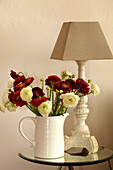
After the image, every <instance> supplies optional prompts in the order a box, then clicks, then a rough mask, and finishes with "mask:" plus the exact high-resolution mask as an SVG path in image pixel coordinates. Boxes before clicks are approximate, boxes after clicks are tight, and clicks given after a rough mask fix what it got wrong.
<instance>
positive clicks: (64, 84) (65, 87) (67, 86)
mask: <svg viewBox="0 0 113 170" xmlns="http://www.w3.org/2000/svg"><path fill="white" fill-rule="evenodd" d="M59 90H65V91H69V92H70V91H71V90H72V89H71V85H70V84H69V83H68V82H66V81H62V82H61V83H60V84H59Z"/></svg>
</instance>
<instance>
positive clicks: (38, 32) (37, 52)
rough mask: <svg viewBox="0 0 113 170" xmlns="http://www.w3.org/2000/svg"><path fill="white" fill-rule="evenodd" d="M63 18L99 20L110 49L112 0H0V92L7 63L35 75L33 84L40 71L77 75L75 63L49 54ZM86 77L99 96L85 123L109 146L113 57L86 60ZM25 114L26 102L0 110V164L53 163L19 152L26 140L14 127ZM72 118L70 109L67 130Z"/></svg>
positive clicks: (24, 169) (26, 167)
mask: <svg viewBox="0 0 113 170" xmlns="http://www.w3.org/2000/svg"><path fill="white" fill-rule="evenodd" d="M64 21H99V23H100V25H101V27H102V29H103V32H104V34H105V36H106V39H107V41H108V43H109V46H110V47H111V50H112V52H113V1H112V0H0V96H1V98H2V94H3V92H4V90H5V89H6V87H7V82H8V78H9V71H10V70H11V69H14V70H15V71H17V72H18V71H23V72H24V73H25V74H26V75H27V76H28V75H29V76H31V75H34V76H35V78H36V80H35V81H34V84H33V85H37V83H39V79H40V78H41V77H42V76H44V77H47V75H49V74H51V73H52V74H60V72H61V71H62V70H64V69H67V70H69V71H72V72H74V73H75V74H76V76H77V65H76V63H74V62H61V61H53V60H50V59H49V58H50V55H51V52H52V49H53V47H54V44H55V41H56V39H57V36H58V34H59V31H60V28H61V25H62V23H63V22H64ZM86 78H90V79H92V80H93V81H94V82H95V83H97V84H98V85H99V86H100V88H101V94H100V95H99V96H97V97H95V98H94V97H92V96H90V97H89V108H90V115H89V118H88V120H87V124H88V125H89V127H90V130H91V133H92V134H93V135H95V136H96V137H97V139H98V141H99V144H100V145H103V146H106V147H108V148H110V149H113V142H112V141H113V97H112V96H113V61H90V62H88V63H87V64H86ZM70 112H72V110H70ZM27 115H31V116H33V114H32V113H31V112H30V111H28V110H27V109H26V108H23V109H21V108H20V109H18V111H17V112H15V113H9V112H7V111H6V112H5V114H4V113H0V170H9V169H11V170H31V169H32V170H37V169H42V170H44V169H46V170H47V169H48V170H52V169H54V170H55V169H57V167H49V166H43V165H38V164H33V163H30V162H27V161H24V160H22V159H20V158H19V157H18V152H20V151H21V150H22V149H23V148H25V147H28V146H29V143H28V142H27V141H25V140H24V139H23V138H22V137H21V135H20V134H19V131H18V123H19V120H20V119H21V118H23V117H24V116H27ZM72 120H73V114H71V115H70V117H69V118H68V120H67V121H66V133H67V134H70V131H71V129H72V128H73V125H72V123H70V122H72ZM31 127H32V126H31ZM27 128H28V129H29V131H31V132H33V129H30V127H29V126H27ZM78 169H79V170H86V169H87V170H89V169H92V170H97V169H98V170H108V166H107V163H104V164H99V165H95V166H93V165H92V166H89V167H87V166H85V167H80V168H78Z"/></svg>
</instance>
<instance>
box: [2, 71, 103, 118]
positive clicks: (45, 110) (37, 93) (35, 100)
mask: <svg viewBox="0 0 113 170" xmlns="http://www.w3.org/2000/svg"><path fill="white" fill-rule="evenodd" d="M10 76H11V77H10V80H9V83H8V88H7V90H6V91H5V92H4V95H3V97H2V103H0V111H2V112H5V108H7V110H8V111H10V112H12V111H16V109H17V107H23V106H26V107H27V108H28V109H30V110H31V111H32V112H33V113H35V114H36V115H37V116H44V117H48V116H59V115H63V114H64V113H66V112H67V109H68V108H69V107H75V106H77V104H78V101H79V100H80V98H81V97H83V96H85V95H89V94H91V93H92V94H94V95H97V94H99V93H100V89H99V87H98V85H96V84H94V83H93V84H91V80H88V82H86V81H85V80H83V79H81V78H78V79H75V75H74V74H72V73H70V72H68V71H63V72H62V73H61V78H60V77H58V76H57V75H50V76H48V77H47V79H44V78H41V79H40V81H41V83H42V87H38V86H37V87H33V86H32V85H31V84H32V82H33V81H34V78H33V77H28V78H26V77H25V75H24V74H23V73H22V72H19V73H16V72H15V71H13V70H11V73H10ZM44 86H46V95H45V93H44Z"/></svg>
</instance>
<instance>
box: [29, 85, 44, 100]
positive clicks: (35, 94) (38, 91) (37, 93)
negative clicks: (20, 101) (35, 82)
mask: <svg viewBox="0 0 113 170" xmlns="http://www.w3.org/2000/svg"><path fill="white" fill-rule="evenodd" d="M32 92H33V97H32V98H33V99H37V98H39V96H41V97H43V96H44V95H45V94H44V93H43V91H42V89H41V88H40V87H34V88H32Z"/></svg>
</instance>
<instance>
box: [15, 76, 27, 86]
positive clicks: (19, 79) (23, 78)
mask: <svg viewBox="0 0 113 170" xmlns="http://www.w3.org/2000/svg"><path fill="white" fill-rule="evenodd" d="M24 81H25V77H24V76H19V77H18V78H17V79H15V81H14V86H16V85H17V84H18V83H20V82H22V83H23V82H24Z"/></svg>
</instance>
